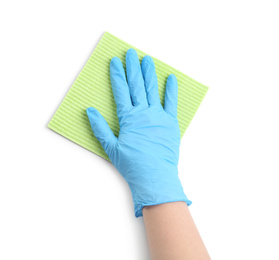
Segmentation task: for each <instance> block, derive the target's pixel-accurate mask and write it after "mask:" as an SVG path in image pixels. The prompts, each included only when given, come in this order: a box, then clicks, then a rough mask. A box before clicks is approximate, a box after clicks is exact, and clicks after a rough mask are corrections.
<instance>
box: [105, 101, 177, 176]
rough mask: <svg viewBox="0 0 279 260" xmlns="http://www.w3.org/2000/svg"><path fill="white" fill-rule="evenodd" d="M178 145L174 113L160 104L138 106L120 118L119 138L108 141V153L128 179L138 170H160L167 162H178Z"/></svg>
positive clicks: (174, 163)
mask: <svg viewBox="0 0 279 260" xmlns="http://www.w3.org/2000/svg"><path fill="white" fill-rule="evenodd" d="M179 145H180V130H179V125H178V121H177V119H176V118H175V117H173V116H171V115H169V114H168V113H166V112H165V111H164V109H163V108H162V107H161V106H151V107H146V108H141V107H140V108H139V107H135V108H133V109H132V110H131V111H130V112H128V113H127V114H125V115H124V116H123V117H122V118H121V120H120V132H119V136H118V139H117V140H116V142H112V143H111V144H109V145H108V147H107V154H108V156H109V158H110V159H111V161H112V163H113V164H114V165H115V167H116V168H117V169H118V170H119V171H120V172H121V173H122V174H123V176H124V178H125V179H126V177H127V176H128V175H129V174H135V172H136V173H137V172H142V171H145V172H153V173H154V172H155V171H156V172H158V173H159V172H160V171H163V170H164V169H162V167H165V165H166V164H172V165H177V163H178V158H179ZM135 168H137V171H134V169H135Z"/></svg>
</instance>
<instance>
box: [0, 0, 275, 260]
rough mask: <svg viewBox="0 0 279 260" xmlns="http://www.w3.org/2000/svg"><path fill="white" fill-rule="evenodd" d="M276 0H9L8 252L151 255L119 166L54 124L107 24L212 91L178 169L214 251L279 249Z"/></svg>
mask: <svg viewBox="0 0 279 260" xmlns="http://www.w3.org/2000/svg"><path fill="white" fill-rule="evenodd" d="M43 2H44V3H43ZM276 2H277V3H276ZM277 4H278V1H245V0H242V1H174V0H173V1H150V0H149V1H138V2H133V1H110V2H109V1H80V0H79V1H75V2H74V1H57V0H56V1H1V4H0V27H1V30H0V38H1V39H0V46H1V48H0V75H1V76H0V87H1V92H0V113H1V116H0V124H1V128H0V131H1V135H0V138H1V143H0V153H1V157H0V158H1V163H0V172H1V174H0V259H1V260H6V259H28V260H31V259H36V260H37V259H53V260H54V259H59V260H60V259H67V260H70V259H123V260H124V259H133V260H134V259H135V260H139V259H149V252H148V245H147V241H146V237H145V231H144V223H143V220H142V218H138V219H137V218H135V217H134V212H133V204H132V203H133V202H132V198H131V194H130V191H129V188H128V185H127V184H126V183H125V181H124V180H123V178H122V177H121V175H120V174H119V173H118V172H117V171H116V170H115V169H114V167H113V166H112V165H111V164H110V163H108V162H107V161H105V160H104V159H102V158H100V157H98V156H96V155H95V154H93V153H90V152H88V151H87V150H85V149H83V148H81V147H79V146H78V145H76V144H74V143H72V142H70V141H68V140H67V139H65V138H63V137H61V136H59V135H58V134H56V133H54V132H52V131H51V130H49V129H48V128H47V127H46V126H47V124H48V122H49V120H50V119H51V117H52V115H53V113H54V112H55V110H56V109H57V107H58V106H59V104H60V102H61V101H62V99H63V98H64V96H65V94H66V92H67V91H68V89H69V88H70V86H71V84H72V83H73V81H74V80H75V78H76V77H77V75H78V73H79V72H80V70H81V68H82V67H83V65H84V64H85V62H86V60H87V59H88V58H89V56H90V54H91V52H92V51H93V49H94V47H95V46H96V44H97V42H98V41H99V39H100V37H101V36H102V34H103V33H104V31H108V32H110V33H112V34H114V35H115V36H117V37H119V38H121V39H123V40H125V41H126V42H128V43H130V44H132V45H134V46H136V47H137V48H139V49H141V50H143V51H145V52H147V53H149V54H150V55H152V56H154V57H156V58H158V59H160V60H162V61H164V62H166V63H168V64H170V65H171V66H173V67H175V68H177V69H178V70H180V71H182V72H184V73H186V74H187V75H189V76H190V77H192V78H194V79H196V80H198V81H200V82H201V83H203V84H205V85H207V86H209V87H210V89H209V92H208V94H207V95H206V98H205V99H204V101H203V102H202V105H201V107H200V109H199V110H198V112H197V114H196V116H195V118H194V120H193V121H192V123H191V125H190V127H189V128H188V130H187V131H186V134H185V135H184V137H183V140H182V144H181V157H180V164H179V172H180V178H181V181H182V183H183V186H184V190H185V193H186V194H187V196H188V198H189V199H191V200H192V201H193V204H192V205H191V206H190V210H191V213H192V215H193V217H194V220H195V222H196V224H197V227H198V229H199V231H200V233H201V235H202V238H203V240H204V243H205V245H206V246H207V249H208V251H209V253H210V255H211V257H212V259H216V260H224V259H226V260H230V259H233V260H235V259H245V260H247V259H253V260H255V259H269V260H273V259H279V251H278V244H279V224H278V220H279V212H278V205H279V204H278V199H279V189H278V174H279V166H278V161H279V148H278V147H279V138H278V133H279V123H278V118H279V116H278V112H279V102H278V101H279V90H278V89H279V74H278V71H279V50H278V49H279V48H278V46H279V39H278V31H279V30H278V25H279V16H278V5H277Z"/></svg>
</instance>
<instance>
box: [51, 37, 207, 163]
mask: <svg viewBox="0 0 279 260" xmlns="http://www.w3.org/2000/svg"><path fill="white" fill-rule="evenodd" d="M130 48H134V49H135V50H136V51H137V53H138V57H139V59H140V61H141V59H142V58H143V57H144V56H145V55H146V53H144V52H142V51H140V50H138V49H137V48H135V47H133V46H131V45H130V44H128V43H126V42H124V41H122V40H120V39H118V38H117V37H115V36H113V35H111V34H110V33H108V32H105V33H104V35H103V37H102V38H101V40H100V42H99V43H98V45H97V47H96V48H95V50H94V51H93V53H92V54H91V56H90V58H89V59H88V61H87V63H86V64H85V66H84V67H83V69H82V71H81V72H80V74H79V75H78V77H77V79H76V80H75V82H74V83H73V85H72V87H71V88H70V90H69V92H68V93H67V95H66V97H65V98H64V100H63V102H62V103H61V105H60V106H59V108H58V109H57V111H56V112H55V114H54V116H53V117H52V119H51V121H50V122H49V124H48V127H49V128H50V129H52V130H54V131H55V132H57V133H59V134H61V135H62V136H64V137H66V138H68V139H69V140H71V141H73V142H75V143H77V144H79V145H81V146H82V147H84V148H86V149H88V150H89V151H92V152H94V153H95V154H98V155H100V156H101V157H103V158H105V159H107V160H109V158H108V156H107V155H106V153H105V151H104V150H103V148H102V146H101V144H100V143H99V142H98V140H97V139H96V138H95V136H94V135H93V133H92V131H91V127H90V123H89V121H88V118H87V115H86V109H87V108H88V107H91V106H92V107H95V108H97V109H98V110H99V112H100V113H101V114H102V115H103V116H104V118H105V119H106V121H107V122H108V125H109V126H110V128H111V129H112V131H113V132H114V134H115V135H116V136H118V133H119V124H118V118H117V115H116V105H115V102H114V98H113V93H112V89H111V84H110V76H109V64H110V60H111V59H112V58H113V57H114V56H117V57H119V58H120V60H121V61H122V63H123V66H124V67H125V55H126V51H127V50H128V49H130ZM153 60H154V63H155V67H156V73H157V77H158V85H159V95H160V99H161V102H162V105H163V102H164V93H165V85H166V80H167V77H168V76H169V75H170V74H172V73H173V74H175V75H176V77H177V80H178V86H179V88H178V121H179V127H180V133H181V137H182V136H183V135H184V133H185V131H186V129H187V127H188V126H189V124H190V122H191V120H192V118H193V117H194V115H195V113H196V111H197V109H198V107H199V105H200V103H201V102H202V100H203V98H204V96H205V94H206V92H207V90H208V87H206V86H204V85H202V84H200V83H199V82H197V81H195V80H193V79H191V78H190V77H188V76H186V75H185V74H183V73H181V72H180V71H178V70H176V69H174V68H172V67H171V66H169V65H167V64H165V63H163V62H161V61H159V60H157V59H156V58H153Z"/></svg>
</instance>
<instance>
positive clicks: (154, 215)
mask: <svg viewBox="0 0 279 260" xmlns="http://www.w3.org/2000/svg"><path fill="white" fill-rule="evenodd" d="M142 212H143V218H144V223H145V228H146V234H147V239H148V243H149V248H150V253H151V259H152V260H170V259H176V260H182V259H183V260H185V259H187V260H188V259H189V260H194V259H200V260H207V259H210V257H209V255H208V253H207V250H206V248H205V246H204V244H203V242H202V239H201V237H200V235H199V232H198V230H197V228H196V226H195V223H194V221H193V219H192V217H191V214H190V211H189V209H188V207H187V204H186V203H185V202H171V203H163V204H160V205H155V206H147V207H144V208H143V211H142Z"/></svg>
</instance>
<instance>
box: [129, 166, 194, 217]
mask: <svg viewBox="0 0 279 260" xmlns="http://www.w3.org/2000/svg"><path fill="white" fill-rule="evenodd" d="M170 174H172V175H170ZM142 176H146V175H141V176H139V177H135V176H133V178H129V180H127V181H128V183H129V186H130V189H131V192H132V196H133V201H134V211H135V216H136V217H141V216H142V209H143V207H144V206H152V205H158V204H162V203H168V202H175V201H184V202H186V203H187V205H188V206H190V205H191V204H192V201H190V200H188V198H187V197H186V195H185V193H184V191H183V187H182V185H181V182H180V180H179V178H178V172H177V169H176V170H172V171H171V172H170V171H164V172H156V173H154V172H152V173H150V174H148V176H149V178H148V180H146V179H141V178H142Z"/></svg>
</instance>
